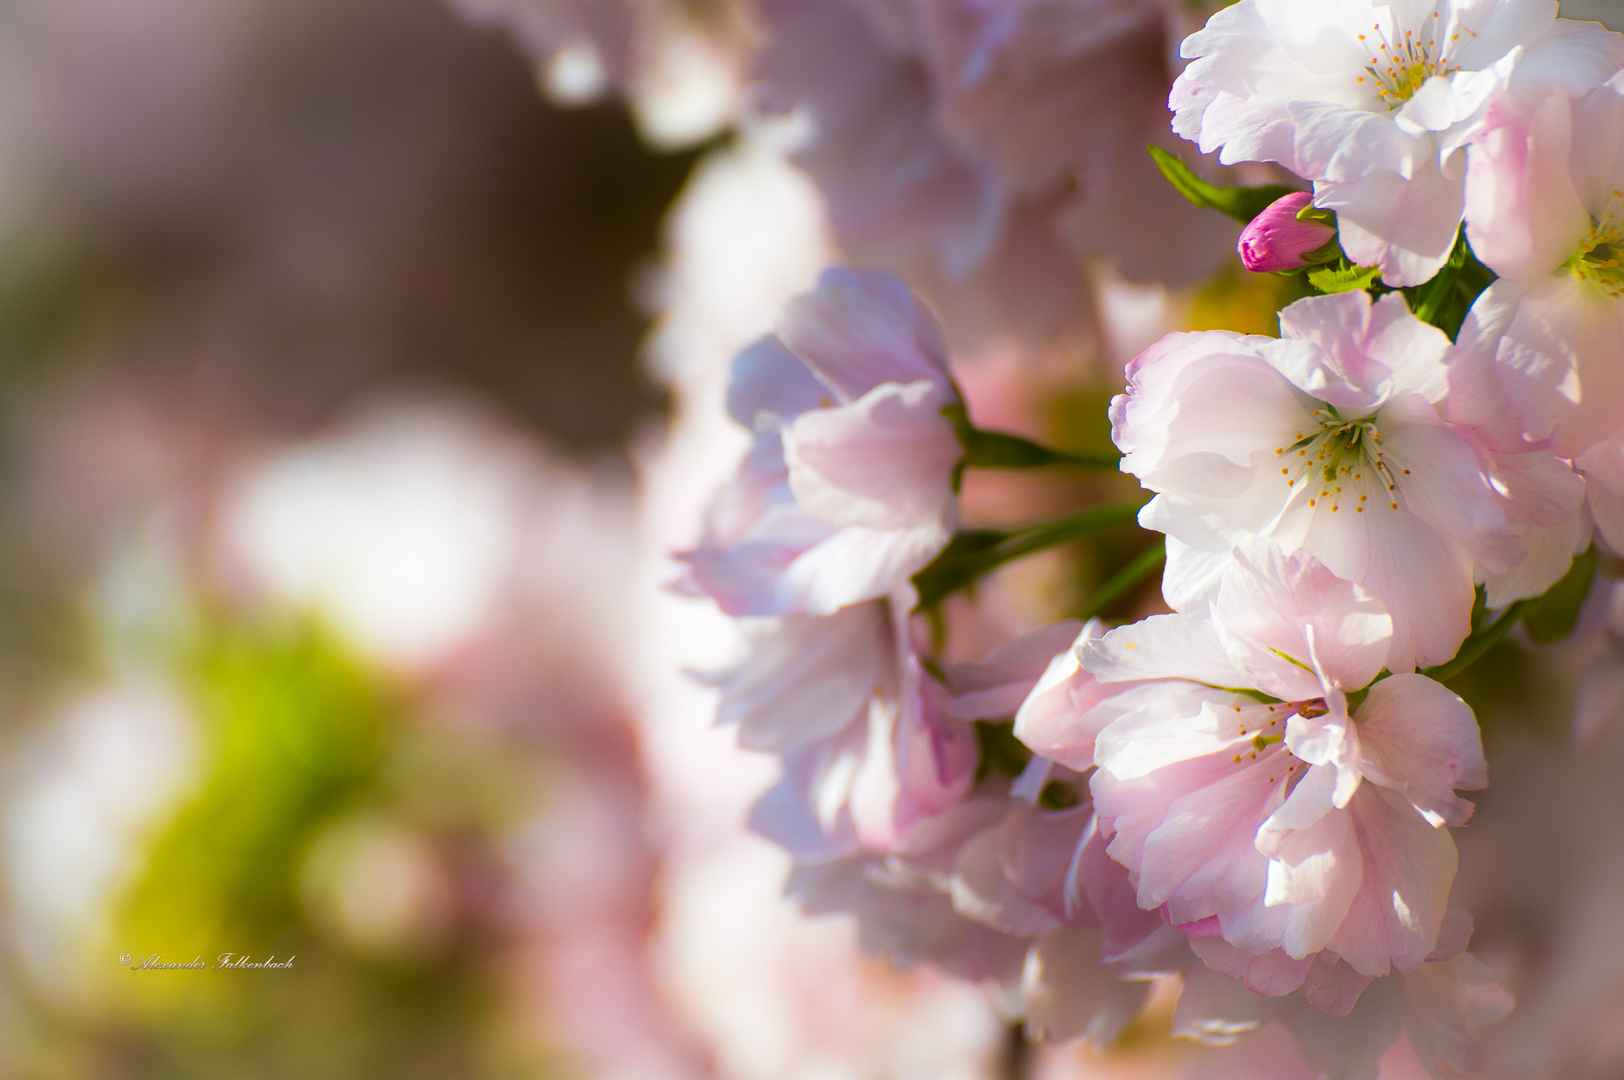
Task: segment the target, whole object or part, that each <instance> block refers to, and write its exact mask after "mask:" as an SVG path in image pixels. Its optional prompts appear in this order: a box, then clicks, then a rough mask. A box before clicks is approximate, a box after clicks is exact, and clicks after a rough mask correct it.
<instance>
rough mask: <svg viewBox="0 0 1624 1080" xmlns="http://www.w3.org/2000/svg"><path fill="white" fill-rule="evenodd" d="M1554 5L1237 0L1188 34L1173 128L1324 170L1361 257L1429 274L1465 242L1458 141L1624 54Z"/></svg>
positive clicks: (1410, 278)
mask: <svg viewBox="0 0 1624 1080" xmlns="http://www.w3.org/2000/svg"><path fill="white" fill-rule="evenodd" d="M1555 15H1556V4H1555V3H1554V2H1551V0H1490V2H1486V3H1482V2H1479V3H1473V2H1466V0H1430V2H1421V3H1411V4H1404V5H1388V4H1381V3H1377V2H1376V0H1241V2H1240V3H1238V4H1234V5H1231V6H1229V7H1226V8H1224V9H1222V10H1220V11H1219V12H1218V13H1217V14H1215V15H1214V16H1213V17H1212V18H1211V19H1210V20H1208V22H1207V25H1206V26H1205V27H1204V28H1202V29H1201V30H1200V31H1198V32H1196V33H1195V34H1192V35H1191V36H1190V37H1189V38H1187V39H1185V42H1184V44H1183V46H1182V48H1181V53H1182V55H1183V56H1185V57H1187V58H1189V59H1190V60H1191V61H1192V62H1191V64H1190V66H1189V67H1188V68H1186V69H1185V71H1184V73H1183V74H1182V75H1180V76H1179V79H1178V81H1177V82H1175V83H1174V86H1173V94H1172V98H1171V101H1170V104H1171V106H1172V108H1173V109H1174V111H1175V118H1174V121H1173V127H1174V130H1175V131H1177V132H1178V133H1179V134H1180V135H1182V136H1184V137H1185V138H1187V139H1191V140H1194V141H1196V142H1197V143H1198V144H1199V146H1200V148H1201V150H1202V152H1203V153H1210V152H1211V151H1213V150H1220V151H1221V156H1220V160H1222V161H1223V162H1224V163H1225V164H1230V163H1234V162H1240V161H1273V162H1278V163H1279V164H1281V165H1284V166H1286V167H1287V168H1289V169H1291V170H1292V171H1294V172H1296V173H1297V174H1298V175H1300V176H1302V177H1304V178H1305V179H1308V180H1312V181H1314V202H1315V205H1318V206H1324V207H1328V208H1330V209H1333V210H1335V211H1336V212H1337V222H1338V226H1339V229H1340V232H1341V240H1342V247H1343V249H1344V250H1345V251H1346V252H1347V254H1348V257H1349V258H1350V259H1352V260H1354V261H1355V262H1357V263H1360V264H1362V265H1367V266H1379V267H1380V268H1381V273H1382V278H1383V280H1385V281H1386V282H1388V283H1389V284H1392V285H1419V284H1421V283H1422V282H1424V281H1426V280H1428V279H1429V278H1431V277H1432V276H1433V275H1434V274H1436V273H1437V272H1438V270H1439V269H1441V268H1442V266H1443V264H1444V260H1445V259H1446V258H1447V257H1448V255H1449V251H1450V249H1451V247H1452V246H1453V245H1454V242H1455V234H1456V230H1457V228H1458V226H1459V225H1460V221H1461V214H1462V198H1463V196H1462V191H1461V184H1462V178H1461V162H1460V158H1459V153H1458V152H1459V150H1460V148H1461V147H1462V146H1463V145H1464V144H1465V142H1466V141H1467V140H1468V139H1469V138H1470V137H1471V136H1472V134H1473V133H1474V131H1475V130H1476V124H1477V123H1478V121H1479V120H1480V119H1481V117H1482V115H1483V112H1484V110H1485V109H1487V108H1488V107H1489V105H1490V103H1491V102H1492V101H1493V100H1494V99H1495V98H1496V96H1497V95H1499V94H1501V93H1502V92H1504V91H1505V90H1506V89H1507V88H1508V87H1511V86H1513V85H1515V86H1516V87H1517V88H1518V89H1519V90H1520V91H1521V92H1524V93H1532V92H1533V89H1532V88H1533V87H1539V86H1549V85H1553V84H1554V85H1561V86H1563V87H1566V88H1569V89H1572V90H1576V91H1577V90H1582V89H1584V88H1586V87H1588V86H1594V85H1596V84H1597V83H1599V82H1601V81H1603V80H1605V79H1606V78H1608V77H1609V76H1610V75H1611V74H1612V73H1613V72H1615V71H1617V70H1618V68H1619V67H1620V66H1621V64H1624V38H1620V37H1619V36H1618V35H1616V34H1611V33H1608V32H1607V31H1604V30H1603V29H1602V28H1601V27H1599V26H1596V25H1594V24H1585V23H1575V22H1572V21H1570V20H1566V19H1556V18H1555Z"/></svg>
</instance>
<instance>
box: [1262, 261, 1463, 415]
mask: <svg viewBox="0 0 1624 1080" xmlns="http://www.w3.org/2000/svg"><path fill="white" fill-rule="evenodd" d="M1280 333H1281V335H1282V336H1283V337H1284V338H1285V339H1287V340H1286V341H1282V342H1279V343H1277V344H1276V345H1274V346H1272V347H1266V348H1265V349H1264V350H1263V351H1264V354H1265V355H1266V356H1267V357H1268V358H1269V361H1270V363H1272V364H1273V365H1274V367H1275V368H1276V369H1277V370H1279V371H1280V372H1281V373H1282V374H1284V375H1285V376H1286V377H1287V378H1288V379H1290V380H1291V381H1292V384H1293V385H1295V386H1296V387H1297V388H1298V389H1300V390H1302V391H1303V392H1304V393H1306V394H1308V395H1309V396H1311V397H1313V398H1316V399H1317V400H1319V401H1325V402H1329V403H1330V404H1332V405H1335V406H1336V407H1337V408H1338V409H1340V410H1343V412H1342V415H1344V416H1359V415H1364V414H1366V413H1368V412H1369V411H1370V410H1372V409H1374V408H1375V407H1377V406H1378V405H1380V404H1381V403H1382V402H1383V401H1385V400H1386V399H1387V398H1389V397H1391V396H1392V395H1393V394H1395V393H1412V394H1420V395H1422V396H1423V397H1425V398H1426V399H1427V400H1428V401H1439V400H1441V399H1442V398H1443V397H1444V396H1445V395H1446V394H1447V393H1448V391H1449V364H1450V360H1451V357H1452V355H1453V352H1454V349H1453V347H1452V346H1451V345H1450V342H1449V338H1448V337H1447V336H1446V335H1445V334H1444V332H1443V331H1442V330H1439V329H1438V328H1437V327H1435V326H1429V325H1428V324H1427V323H1424V322H1422V321H1421V320H1420V319H1418V318H1416V317H1415V315H1413V314H1412V313H1411V312H1410V308H1409V305H1408V304H1407V303H1406V302H1405V300H1404V297H1403V295H1402V294H1399V293H1389V294H1387V295H1386V296H1384V297H1382V298H1381V299H1380V300H1378V301H1376V302H1375V303H1374V304H1372V303H1371V299H1370V294H1369V293H1366V292H1363V291H1360V290H1354V291H1352V292H1345V293H1334V294H1332V295H1330V296H1311V297H1308V298H1306V299H1303V300H1298V301H1297V302H1296V303H1293V304H1291V305H1290V306H1289V307H1287V308H1285V309H1284V310H1283V311H1281V312H1280ZM1290 342H1306V343H1308V344H1310V345H1312V346H1313V349H1311V350H1309V351H1307V352H1306V353H1304V352H1303V351H1302V350H1300V349H1292V348H1291V347H1290V344H1289V343H1290Z"/></svg>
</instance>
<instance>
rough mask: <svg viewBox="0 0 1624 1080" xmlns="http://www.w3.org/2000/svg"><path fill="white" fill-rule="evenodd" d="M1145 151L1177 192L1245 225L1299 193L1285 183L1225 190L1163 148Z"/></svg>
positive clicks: (1152, 146) (1195, 202)
mask: <svg viewBox="0 0 1624 1080" xmlns="http://www.w3.org/2000/svg"><path fill="white" fill-rule="evenodd" d="M1145 149H1147V150H1149V151H1150V156H1151V157H1153V158H1155V159H1156V167H1157V168H1159V169H1160V170H1161V171H1162V175H1163V176H1165V177H1167V182H1168V183H1170V184H1172V185H1173V187H1174V188H1175V189H1177V191H1178V193H1179V194H1180V195H1183V196H1184V197H1185V198H1186V199H1189V200H1190V202H1192V203H1194V204H1195V205H1196V206H1208V207H1211V208H1212V209H1214V210H1217V211H1219V212H1221V213H1225V214H1228V215H1229V216H1230V217H1232V218H1234V219H1235V220H1236V221H1238V222H1240V223H1241V224H1243V225H1244V224H1246V223H1247V222H1250V221H1251V220H1252V219H1253V218H1255V217H1257V216H1258V215H1259V214H1261V213H1263V211H1265V210H1267V209H1268V208H1269V207H1270V206H1271V205H1272V204H1274V203H1275V202H1277V201H1278V200H1280V199H1283V198H1285V197H1286V196H1287V195H1290V194H1292V193H1293V192H1294V191H1296V190H1297V189H1296V188H1289V187H1286V186H1285V185H1284V184H1267V185H1265V186H1263V187H1232V188H1221V187H1219V186H1218V185H1216V184H1209V183H1208V182H1207V181H1205V180H1203V179H1201V177H1199V176H1197V175H1196V174H1195V173H1194V172H1193V171H1191V169H1190V167H1189V166H1188V165H1186V164H1184V162H1182V161H1180V160H1179V159H1178V157H1177V156H1176V155H1174V154H1171V153H1169V152H1168V151H1166V150H1163V149H1162V148H1161V147H1159V146H1155V145H1151V146H1147V147H1146V148H1145Z"/></svg>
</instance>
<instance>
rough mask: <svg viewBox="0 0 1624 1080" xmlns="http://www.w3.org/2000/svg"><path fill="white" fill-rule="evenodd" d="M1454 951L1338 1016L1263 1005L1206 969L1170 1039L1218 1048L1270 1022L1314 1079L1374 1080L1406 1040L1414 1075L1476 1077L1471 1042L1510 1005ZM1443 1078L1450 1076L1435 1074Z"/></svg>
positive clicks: (1291, 1001) (1380, 984) (1477, 967)
mask: <svg viewBox="0 0 1624 1080" xmlns="http://www.w3.org/2000/svg"><path fill="white" fill-rule="evenodd" d="M1463 946H1464V940H1462V941H1461V942H1460V945H1459V946H1457V947H1456V948H1454V949H1452V950H1450V951H1449V952H1448V955H1442V956H1439V957H1437V958H1434V959H1431V960H1429V962H1428V963H1426V964H1424V965H1422V966H1421V967H1420V968H1419V969H1418V970H1416V971H1414V972H1411V973H1408V974H1403V975H1400V974H1397V973H1395V974H1392V975H1388V976H1386V977H1384V978H1380V979H1377V980H1375V981H1374V982H1373V983H1372V984H1371V985H1370V987H1369V989H1367V990H1366V991H1365V992H1364V993H1363V994H1362V995H1360V997H1359V1001H1358V1004H1357V1005H1353V1006H1352V1007H1351V1009H1350V1010H1348V1011H1347V1012H1345V1013H1342V1014H1334V1013H1328V1012H1326V1011H1325V1010H1323V1009H1319V1008H1315V1007H1313V1005H1312V1004H1311V1003H1310V1002H1309V1001H1308V1000H1307V998H1306V996H1305V995H1304V994H1301V993H1296V994H1291V995H1289V996H1283V997H1270V996H1266V995H1262V994H1258V993H1255V992H1253V991H1251V990H1248V989H1247V988H1246V987H1245V986H1244V985H1242V984H1241V983H1240V982H1239V981H1237V980H1233V979H1229V978H1226V977H1225V976H1223V975H1220V974H1218V973H1217V972H1215V971H1212V970H1211V969H1210V968H1201V967H1197V968H1196V969H1194V970H1192V971H1191V972H1190V974H1189V975H1188V976H1187V977H1186V978H1185V981H1184V988H1183V991H1182V992H1181V993H1180V995H1179V1002H1178V1007H1177V1008H1176V1009H1175V1011H1174V1013H1173V1031H1174V1033H1175V1034H1178V1035H1183V1036H1186V1037H1188V1038H1193V1039H1195V1040H1197V1041H1200V1042H1205V1043H1209V1044H1217V1045H1224V1044H1226V1043H1230V1042H1234V1041H1235V1039H1237V1038H1238V1037H1240V1036H1241V1035H1242V1034H1244V1033H1246V1032H1248V1031H1251V1030H1254V1029H1256V1028H1257V1027H1259V1026H1261V1025H1263V1024H1265V1023H1268V1022H1270V1021H1279V1022H1281V1023H1283V1024H1285V1026H1286V1027H1287V1028H1288V1029H1289V1030H1290V1031H1291V1034H1292V1037H1293V1038H1294V1039H1295V1040H1296V1041H1297V1046H1298V1048H1299V1049H1300V1050H1301V1052H1302V1055H1303V1057H1304V1059H1306V1060H1307V1062H1308V1063H1309V1064H1310V1065H1311V1066H1312V1067H1314V1068H1315V1069H1316V1070H1317V1071H1318V1072H1319V1074H1320V1075H1321V1076H1325V1077H1337V1078H1339V1080H1376V1077H1377V1075H1378V1069H1377V1062H1378V1060H1379V1059H1380V1058H1381V1057H1382V1055H1383V1054H1385V1053H1386V1052H1387V1050H1388V1049H1389V1048H1390V1047H1391V1046H1392V1045H1393V1044H1394V1043H1395V1042H1396V1041H1397V1040H1398V1039H1399V1037H1400V1036H1401V1035H1406V1034H1407V1035H1408V1036H1409V1039H1410V1044H1411V1046H1412V1047H1413V1049H1414V1050H1415V1053H1416V1056H1417V1058H1419V1059H1420V1061H1421V1063H1422V1065H1423V1067H1424V1068H1426V1069H1427V1071H1428V1072H1429V1073H1431V1074H1432V1075H1434V1076H1437V1075H1440V1072H1441V1070H1442V1069H1447V1070H1454V1071H1459V1072H1476V1071H1477V1070H1478V1066H1479V1059H1480V1054H1481V1048H1480V1047H1479V1045H1478V1041H1477V1038H1478V1033H1479V1032H1480V1031H1481V1029H1482V1028H1484V1027H1485V1026H1487V1025H1489V1024H1492V1023H1494V1022H1496V1021H1498V1020H1500V1019H1501V1018H1503V1017H1504V1016H1505V1015H1506V1014H1507V1013H1509V1012H1510V1011H1511V1007H1512V1004H1513V1002H1512V998H1511V995H1510V994H1509V993H1508V992H1507V991H1506V990H1505V988H1504V987H1502V986H1501V985H1500V983H1499V981H1498V980H1497V979H1496V978H1495V977H1494V974H1493V973H1492V972H1491V971H1490V970H1489V969H1488V968H1487V967H1486V966H1484V964H1483V963H1482V962H1481V961H1479V960H1478V959H1477V958H1476V957H1475V956H1473V955H1472V954H1471V953H1468V952H1463V951H1461V947H1463ZM1443 1075H1452V1073H1443Z"/></svg>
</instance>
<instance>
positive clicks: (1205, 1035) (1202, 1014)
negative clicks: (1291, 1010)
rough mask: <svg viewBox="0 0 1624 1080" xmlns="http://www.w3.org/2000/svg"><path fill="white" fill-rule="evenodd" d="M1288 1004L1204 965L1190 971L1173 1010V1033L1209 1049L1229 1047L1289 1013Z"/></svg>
mask: <svg viewBox="0 0 1624 1080" xmlns="http://www.w3.org/2000/svg"><path fill="white" fill-rule="evenodd" d="M1289 1004H1290V1003H1289V1002H1287V1001H1284V1000H1282V999H1279V998H1271V997H1269V996H1267V995H1265V994H1254V993H1253V992H1252V991H1250V990H1248V989H1247V988H1246V986H1245V985H1244V984H1243V983H1241V982H1240V980H1238V979H1231V978H1227V977H1226V976H1223V975H1220V974H1219V973H1218V972H1216V971H1213V970H1212V969H1211V968H1209V967H1207V966H1206V965H1204V964H1198V965H1197V966H1195V967H1194V968H1191V969H1190V973H1189V974H1188V975H1186V976H1185V977H1184V989H1183V990H1182V992H1180V994H1179V1001H1178V1005H1177V1006H1175V1007H1174V1009H1173V1034H1174V1035H1176V1036H1178V1037H1180V1038H1184V1039H1193V1040H1195V1041H1196V1042H1200V1043H1205V1044H1207V1045H1208V1046H1228V1045H1229V1044H1230V1043H1233V1042H1234V1041H1235V1040H1236V1039H1238V1038H1240V1037H1241V1036H1242V1035H1244V1034H1246V1033H1247V1032H1249V1031H1255V1030H1257V1029H1258V1028H1260V1027H1262V1026H1263V1025H1264V1024H1266V1023H1268V1022H1269V1021H1271V1020H1277V1019H1279V1018H1280V1016H1281V1015H1282V1014H1283V1013H1284V1012H1286V1011H1287V1009H1288V1007H1289Z"/></svg>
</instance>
